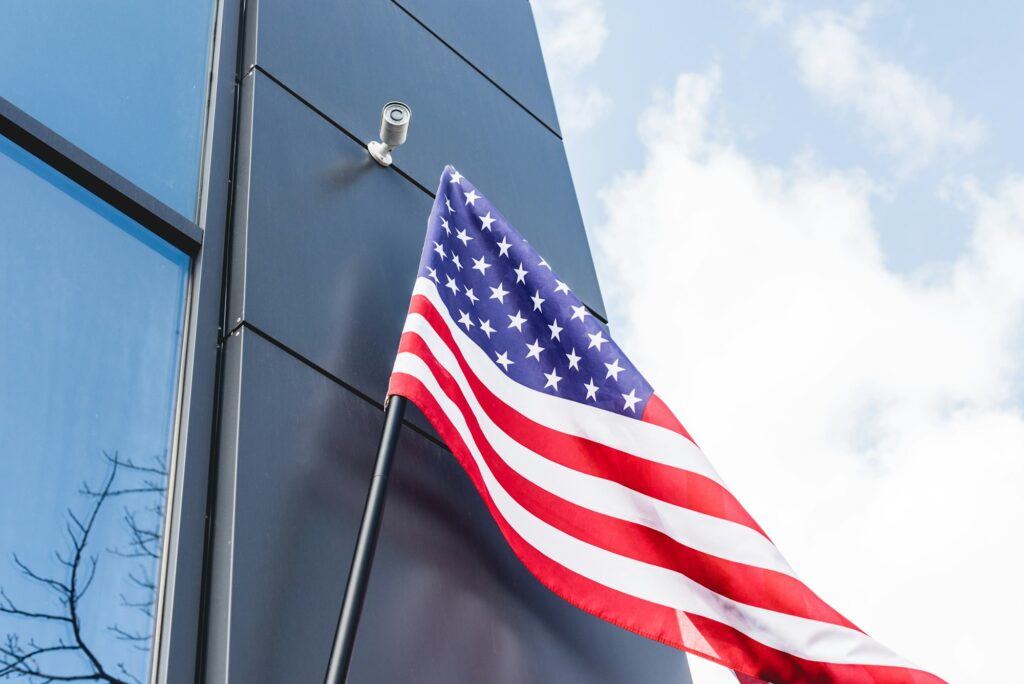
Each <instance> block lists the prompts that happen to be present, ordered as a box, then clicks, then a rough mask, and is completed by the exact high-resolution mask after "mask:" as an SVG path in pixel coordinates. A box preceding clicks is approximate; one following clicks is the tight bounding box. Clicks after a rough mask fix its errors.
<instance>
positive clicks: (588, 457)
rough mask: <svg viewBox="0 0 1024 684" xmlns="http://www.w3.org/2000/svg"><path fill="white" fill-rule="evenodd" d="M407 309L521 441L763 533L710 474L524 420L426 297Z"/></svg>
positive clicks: (571, 463) (667, 499) (651, 493)
mask: <svg viewBox="0 0 1024 684" xmlns="http://www.w3.org/2000/svg"><path fill="white" fill-rule="evenodd" d="M409 311H410V313H418V314H420V315H421V316H423V318H424V319H426V320H427V322H428V323H429V324H430V326H431V327H432V328H433V329H434V332H435V333H436V334H437V335H438V336H439V337H440V338H441V340H443V341H444V343H445V344H446V345H447V346H448V348H449V350H451V352H452V354H454V355H455V358H456V360H457V361H458V364H459V367H460V368H461V369H462V371H463V374H464V375H465V376H466V378H467V379H468V380H469V382H470V387H471V388H472V390H473V393H474V395H476V397H477V398H478V400H479V402H480V405H481V406H482V407H483V408H484V410H485V411H487V414H488V415H489V416H491V417H492V419H493V420H494V421H495V422H496V423H498V424H500V425H501V426H502V427H503V429H504V430H505V432H506V433H507V434H508V435H509V436H510V437H512V438H513V439H515V440H516V441H517V442H519V443H520V444H522V445H523V446H525V447H527V448H528V449H530V450H531V451H534V452H536V453H538V454H541V455H543V456H544V457H545V458H548V459H550V460H552V461H555V462H556V463H559V464H561V465H564V466H566V467H568V468H573V469H574V470H577V471H579V472H581V473H586V474H588V475H593V476H595V477H601V478H604V479H606V480H611V481H613V482H618V483H620V484H622V485H624V486H626V487H629V488H630V489H633V490H635V491H638V492H641V493H643V494H646V495H647V496H651V497H653V498H655V499H659V500H661V501H664V502H666V503H670V504H674V505H676V506H680V507H682V508H688V509H690V510H694V511H698V512H700V513H704V514H706V515H711V516H714V517H716V518H721V519H723V520H729V521H731V522H734V523H737V524H739V525H744V526H746V527H749V528H751V529H753V530H756V531H757V532H758V533H760V534H762V535H764V536H765V537H766V538H767V535H765V533H764V530H762V529H761V527H760V526H759V525H758V524H757V523H756V522H755V521H754V519H753V518H752V517H751V516H750V514H749V513H747V511H746V510H744V508H743V506H741V505H740V503H739V501H737V500H736V498H735V497H734V496H733V495H732V493H731V492H729V490H727V489H726V488H725V487H723V486H722V485H720V484H719V483H718V482H715V481H714V480H712V479H710V478H707V477H705V476H703V475H698V474H697V473H693V472H690V471H688V470H683V469H681V468H674V467H672V466H668V465H664V464H662V463H655V462H653V461H649V460H647V459H644V458H640V457H637V456H634V455H632V454H629V453H626V452H624V451H620V450H618V449H614V448H612V447H609V446H606V445H604V444H601V443H599V442H595V441H593V440H589V439H585V438H583V437H577V436H575V435H568V434H565V433H563V432H559V431H557V430H554V429H551V428H548V427H545V426H543V425H540V424H539V423H536V422H534V421H533V420H530V419H529V418H527V417H526V416H524V415H523V414H521V413H519V411H517V410H515V409H514V408H512V407H510V406H509V405H508V404H506V403H505V402H503V401H502V400H501V399H499V398H498V397H497V396H495V395H494V393H493V392H491V391H490V389H488V388H487V386H486V385H484V383H483V382H481V381H480V380H479V379H478V378H477V377H476V375H475V374H474V373H473V372H472V369H471V368H470V367H469V364H468V363H467V362H466V359H465V357H464V356H463V354H462V350H461V349H460V348H459V346H458V344H457V343H456V342H455V340H454V338H453V337H452V334H451V331H450V330H448V327H447V326H446V325H445V323H444V321H443V320H442V318H441V314H440V313H439V312H438V311H437V310H436V309H434V307H433V305H432V304H431V303H430V301H429V300H428V299H427V298H426V297H423V296H422V295H415V296H414V297H413V298H412V303H411V305H410V307H409ZM389 391H390V390H389Z"/></svg>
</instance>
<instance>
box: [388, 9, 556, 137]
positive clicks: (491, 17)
mask: <svg viewBox="0 0 1024 684" xmlns="http://www.w3.org/2000/svg"><path fill="white" fill-rule="evenodd" d="M395 2H397V3H398V4H399V5H401V6H402V7H404V8H405V9H406V10H407V11H408V12H409V13H410V14H412V15H413V16H415V17H416V18H417V19H418V20H419V21H421V22H423V24H425V25H426V26H427V27H428V28H430V30H431V31H433V32H434V33H436V34H437V35H438V36H440V37H441V39H442V40H444V41H445V42H446V43H448V44H449V45H451V46H452V47H453V48H454V49H455V50H457V51H458V52H459V54H460V55H462V56H463V57H465V58H466V59H467V60H469V61H470V62H471V63H472V64H473V66H475V67H476V68H477V69H479V70H480V71H482V72H483V73H484V74H486V75H487V77H488V78H490V79H491V80H493V81H494V82H495V83H497V84H498V85H499V86H501V88H502V89H503V90H505V92H507V93H508V94H509V95H511V96H512V97H514V98H515V99H516V101H518V102H519V103H520V104H522V105H523V106H524V107H526V108H527V109H528V110H530V112H531V113H532V114H533V115H534V116H536V117H537V118H539V119H541V120H542V121H543V122H544V123H546V124H547V125H548V126H550V127H551V128H552V129H553V130H554V131H555V132H558V117H557V116H556V115H555V103H554V100H552V98H551V88H550V87H549V86H548V77H547V71H546V69H545V68H544V57H543V55H542V53H541V49H540V41H538V40H537V31H536V28H535V27H534V23H533V12H531V11H530V3H529V2H526V1H525V0H453V1H452V2H438V1H437V0H395Z"/></svg>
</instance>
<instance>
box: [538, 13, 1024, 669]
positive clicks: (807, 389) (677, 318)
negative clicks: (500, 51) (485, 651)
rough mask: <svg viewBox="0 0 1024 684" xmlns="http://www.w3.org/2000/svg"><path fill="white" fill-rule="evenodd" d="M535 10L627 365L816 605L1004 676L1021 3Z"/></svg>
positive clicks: (1023, 484)
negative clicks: (815, 597)
mask: <svg viewBox="0 0 1024 684" xmlns="http://www.w3.org/2000/svg"><path fill="white" fill-rule="evenodd" d="M533 7H534V12H535V15H536V18H537V24H538V30H539V32H540V37H541V44H542V47H543V50H544V54H545V61H546V63H547V66H548V71H549V76H550V78H551V82H552V89H553V92H554V97H555V102H556V106H557V108H558V113H559V121H560V124H561V128H562V131H563V135H564V139H565V143H566V149H567V153H568V156H569V162H570V166H571V168H572V172H573V178H574V181H575V184H576V190H577V193H578V195H579V200H580V206H581V209H582V211H583V216H584V220H585V222H586V225H587V230H588V235H589V238H590V242H591V247H592V249H593V252H594V257H595V262H596V265H597V270H598V274H599V277H600V279H601V285H602V290H603V293H604V296H605V299H606V303H607V306H608V310H609V312H610V313H609V315H610V324H611V328H612V331H613V333H614V334H615V337H616V339H617V340H618V342H619V343H620V345H621V346H622V347H623V348H624V350H625V351H626V352H627V353H629V355H630V357H631V358H632V359H633V361H634V362H635V363H636V364H637V366H638V367H639V368H640V370H641V371H642V372H643V373H644V374H645V375H646V376H647V378H648V379H649V380H650V381H651V383H652V384H653V385H654V386H655V388H656V389H657V391H658V393H659V394H660V395H661V396H662V397H663V398H665V400H666V401H667V403H668V404H669V405H670V406H671V407H672V408H673V410H674V411H675V413H676V414H677V415H678V416H679V417H680V419H681V420H682V421H683V423H684V424H685V425H686V426H687V428H688V429H689V431H690V432H691V433H692V434H693V435H694V437H695V439H696V441H697V442H698V444H700V445H701V447H702V448H703V450H704V451H705V453H707V455H708V457H709V458H710V460H711V461H712V463H713V464H714V465H715V467H716V468H717V469H718V471H719V472H720V473H721V474H722V476H723V477H724V479H725V481H726V482H727V483H728V484H729V486H730V488H731V489H732V490H733V492H734V493H735V494H736V495H737V497H738V498H739V500H740V501H741V502H743V503H744V505H745V506H746V507H747V509H748V510H750V511H751V513H752V514H753V515H754V517H755V518H756V519H758V521H759V522H760V523H761V525H762V526H763V527H764V528H765V529H766V530H767V532H768V534H769V535H771V536H772V538H773V540H774V541H775V542H776V544H777V545H778V546H779V547H780V549H781V550H782V552H783V554H785V555H786V556H787V558H788V559H789V561H790V562H791V564H792V565H793V567H794V568H795V569H796V571H797V572H798V573H799V574H800V575H801V576H802V578H803V579H804V581H805V582H807V584H808V585H809V586H810V587H811V588H812V589H814V590H815V591H816V592H818V593H819V594H820V595H821V596H822V597H823V598H824V599H825V600H826V601H828V602H830V603H831V604H832V605H833V606H834V607H836V608H837V609H838V610H839V611H840V612H842V613H843V614H844V615H846V616H847V617H848V618H850V619H851V620H853V621H854V622H855V623H856V624H858V625H859V626H860V627H861V628H863V629H864V630H865V631H867V632H868V633H869V634H871V635H873V636H874V637H876V638H878V639H879V640H880V641H882V642H883V643H884V644H886V645H887V646H889V647H891V648H893V649H894V650H896V651H897V652H899V653H901V654H902V655H903V656H905V657H906V658H908V659H909V660H911V661H912V662H914V663H915V664H916V665H918V666H920V667H922V668H924V669H927V670H930V671H932V672H934V673H936V674H938V675H939V676H941V677H943V678H945V679H947V680H949V681H955V682H989V681H995V680H997V679H1005V677H1006V676H1007V675H1010V674H1012V671H1011V662H1010V658H1009V656H1008V654H1011V653H1015V652H1016V651H1017V649H1018V648H1019V644H1020V642H1021V640H1022V639H1024V629H1021V627H1020V621H1019V618H1018V616H1019V614H1020V613H1021V612H1022V611H1024V588H1022V586H1021V583H1020V581H1019V577H1021V576H1024V567H1022V566H1024V535H1022V534H1021V531H1020V528H1021V523H1022V522H1024V497H1022V496H1021V492H1022V491H1024V391H1022V378H1024V354H1022V349H1024V345H1022V341H1024V162H1022V161H1021V160H1022V159H1024V130H1022V127H1021V126H1020V125H1019V122H1020V121H1021V120H1024V93H1022V91H1021V89H1020V88H1019V74H1020V73H1021V69H1022V67H1024V64H1022V61H1024V56H1022V55H1021V53H1020V51H1019V49H1018V47H1017V46H1018V45H1019V41H1018V34H1019V27H1020V26H1021V25H1022V20H1024V5H1020V4H1014V3H985V4H984V5H978V4H976V3H960V4H956V5H954V4H953V3H928V4H927V5H925V4H924V3H919V4H912V3H907V2H873V3H829V2H824V3H814V4H813V6H811V5H809V4H803V3H797V2H786V1H784V0H766V1H761V2H749V1H743V0H731V1H729V2H721V3H696V2H679V3H664V2H656V1H655V0H634V1H632V2H630V3H622V2H614V3H613V2H602V1H601V0H533ZM925 9H926V10H927V11H925ZM691 669H692V671H693V676H694V681H695V682H697V683H698V684H713V683H717V682H735V679H734V678H733V677H732V676H731V675H730V674H729V673H728V672H727V671H725V670H723V669H722V668H720V667H719V666H717V665H713V664H711V663H706V662H704V661H700V662H697V659H696V658H691Z"/></svg>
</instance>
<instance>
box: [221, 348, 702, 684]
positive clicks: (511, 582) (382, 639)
mask: <svg viewBox="0 0 1024 684" xmlns="http://www.w3.org/2000/svg"><path fill="white" fill-rule="evenodd" d="M228 344H229V346H230V347H231V349H230V351H229V356H231V357H235V358H236V359H237V361H236V362H232V363H230V364H229V365H234V366H235V367H236V368H238V369H239V372H238V373H237V374H236V373H234V372H232V373H231V374H230V375H229V378H239V379H240V382H237V383H233V386H232V387H229V388H227V392H226V402H227V405H228V406H229V410H228V411H227V412H226V413H227V415H226V418H227V420H228V424H226V425H225V428H226V433H227V434H226V438H225V441H224V445H223V448H222V453H221V462H222V468H221V472H220V476H221V477H222V478H225V479H226V483H225V487H224V488H222V489H221V492H223V494H222V496H221V499H220V501H219V504H220V506H219V509H218V511H219V519H220V520H228V519H231V520H233V523H232V524H231V525H229V526H225V527H227V528H228V529H219V530H218V535H219V536H218V542H219V543H218V546H217V548H218V549H219V550H226V551H224V553H230V563H221V564H219V565H218V566H217V567H218V568H220V572H222V573H224V572H227V573H228V574H229V576H230V577H229V579H230V585H231V593H230V601H229V602H228V606H229V607H228V611H227V613H226V614H225V613H224V611H223V610H222V613H221V614H220V615H219V620H218V622H217V625H218V626H219V627H220V628H221V629H223V630H224V632H225V634H226V635H227V639H226V641H227V642H228V648H227V649H226V657H227V661H226V663H224V665H225V667H224V668H223V669H222V670H220V671H219V672H218V671H210V670H208V674H209V675H210V680H211V681H228V682H244V683H245V684H259V683H261V682H290V683H291V682H295V683H298V684H302V683H306V682H308V683H310V684H319V682H321V681H322V680H323V676H324V672H325V671H326V666H327V660H328V656H329V653H330V645H331V640H332V638H333V630H334V626H335V623H336V620H337V616H338V612H339V610H340V605H341V595H342V592H343V589H344V582H345V578H346V576H347V569H348V565H349V562H350V559H351V551H352V546H353V543H354V538H355V529H356V524H357V520H358V517H359V513H360V511H361V508H362V504H363V501H364V498H365V490H366V485H367V481H368V476H369V473H370V468H371V457H372V454H373V453H374V451H375V446H376V440H377V436H378V433H379V429H380V421H381V413H380V411H379V409H377V408H376V407H374V406H372V405H371V404H369V403H367V402H365V401H363V400H362V399H360V398H359V397H357V396H355V395H353V394H351V393H350V392H348V391H347V390H345V389H344V388H343V387H341V386H340V385H338V384H336V383H334V382H333V381H331V380H329V379H328V378H326V377H325V376H323V375H322V374H320V373H318V372H317V371H316V370H314V369H312V368H310V367H309V366H307V365H305V364H303V363H302V362H301V361H299V360H297V359H296V358H294V357H293V356H291V355H289V354H288V353H286V352H285V351H282V350H281V349H279V348H278V347H276V346H274V345H272V344H271V343H270V342H268V341H266V340H264V339H263V338H261V337H260V336H258V335H257V334H255V333H253V332H251V331H248V330H245V329H244V328H243V331H242V332H241V334H239V335H236V336H234V337H232V338H231V339H230V340H229V342H228ZM232 406H233V407H234V409H233V410H232V409H231V408H230V407H232ZM225 509H229V510H225ZM228 513H230V515H228ZM228 537H229V538H228ZM224 579H227V578H224ZM355 654H356V655H355V663H354V666H353V672H352V677H351V678H350V681H351V682H352V683H353V684H380V683H382V682H396V683H403V682H416V683H417V684H432V683H435V682H436V683H437V684H442V683H444V684H451V683H453V682H488V683H490V684H506V683H507V684H526V683H533V682H559V683H574V682H578V683H580V684H584V683H587V684H605V683H607V684H612V683H623V684H625V683H627V682H634V681H637V674H638V673H642V679H643V680H644V681H665V682H669V681H671V682H687V681H688V678H687V677H688V676H687V674H686V665H685V660H684V658H683V656H682V654H680V653H679V652H678V651H675V650H673V649H670V648H668V647H665V646H661V645H659V644H655V643H653V642H649V641H647V640H645V639H642V638H640V637H637V636H635V635H633V634H630V633H628V632H626V631H624V630H620V629H618V628H616V627H613V626H611V625H609V624H607V623H604V622H603V621H601V620H598V619H597V618H594V617H591V616H589V615H587V614H585V613H583V612H582V611H579V610H577V609H576V608H573V607H572V606H570V605H569V604H567V603H565V602H563V601H562V600H561V599H559V598H557V597H556V596H555V595H554V594H552V593H550V592H548V591H547V590H546V589H545V588H544V587H542V586H541V585H540V584H539V583H538V582H537V581H536V580H535V579H534V578H533V577H532V576H531V575H530V574H529V572H527V571H526V570H525V568H524V567H523V566H522V565H521V564H520V563H519V561H518V560H517V559H516V558H515V556H514V554H513V553H512V552H511V550H510V549H509V548H508V546H507V545H506V544H505V542H504V540H503V538H502V537H501V535H500V532H499V531H498V528H497V526H496V525H495V524H494V522H493V520H492V519H491V518H490V515H489V513H488V512H487V510H486V508H485V506H484V504H483V502H482V501H481V500H480V498H479V496H478V495H477V493H476V491H475V489H473V486H472V484H471V483H470V481H469V478H468V477H466V475H465V474H464V473H463V471H462V470H461V468H460V467H459V466H458V464H457V463H456V462H455V460H454V458H452V457H451V455H450V454H449V453H447V452H446V451H444V450H443V449H441V448H440V447H439V446H437V445H436V444H435V443H433V442H432V441H429V440H428V439H426V438H424V437H423V436H422V435H420V434H418V433H416V432H414V431H412V430H411V429H406V430H405V431H404V433H403V435H402V438H401V440H400V443H399V451H398V453H397V455H396V461H395V469H394V471H393V475H392V481H391V489H390V493H389V500H388V504H387V508H386V512H385V522H384V528H383V531H382V535H381V541H380V546H379V547H378V552H377V560H376V563H375V565H374V574H373V577H372V579H371V582H370V593H369V596H368V600H367V604H366V608H365V612H364V618H363V623H362V626H361V628H360V632H359V637H358V640H357V643H356V651H355Z"/></svg>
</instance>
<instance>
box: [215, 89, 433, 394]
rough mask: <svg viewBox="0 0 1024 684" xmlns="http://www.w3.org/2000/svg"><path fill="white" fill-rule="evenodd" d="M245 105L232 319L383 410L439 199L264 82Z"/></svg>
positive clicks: (248, 95) (251, 91)
mask: <svg viewBox="0 0 1024 684" xmlns="http://www.w3.org/2000/svg"><path fill="white" fill-rule="evenodd" d="M244 94H245V97H244V98H243V100H244V102H243V104H245V103H251V112H252V114H251V116H252V123H251V130H252V133H251V136H252V137H251V149H250V153H249V166H248V174H247V184H246V186H247V187H246V188H245V189H243V192H244V194H245V196H246V197H247V201H246V200H243V201H244V204H245V207H244V211H240V212H239V222H240V223H239V225H236V227H235V231H234V243H235V244H234V245H233V254H234V257H233V264H232V287H231V295H230V312H231V313H230V315H231V320H232V321H238V320H245V321H246V323H248V324H250V325H252V326H255V327H256V328H258V329H260V330H261V331H263V332H265V333H267V334H268V335H270V336H271V337H273V338H274V339H276V340H279V341H280V342H281V343H283V344H284V345H286V346H287V347H288V348H290V349H292V350H294V351H295V352H296V353H298V354H300V355H301V356H302V357H304V358H305V359H308V360H309V361H310V362H311V363H313V364H314V365H316V366H318V367H320V368H322V369H324V370H325V371H326V372H328V373H330V374H331V375H333V376H335V377H337V378H340V379H341V380H342V381H344V382H345V383H347V384H349V385H351V386H352V387H354V388H355V389H357V390H358V391H360V392H362V393H364V394H366V395H367V396H369V397H372V398H373V399H375V400H377V401H383V400H384V393H385V391H386V390H387V383H388V376H389V375H390V373H391V364H392V362H393V360H394V354H395V353H396V352H397V350H398V341H399V338H400V337H401V333H402V325H403V323H404V322H405V312H406V310H407V309H408V308H409V297H410V293H411V292H412V286H413V281H414V280H415V278H416V268H417V265H418V263H419V255H420V249H421V247H422V244H423V235H424V233H425V230H426V228H425V226H426V220H427V215H428V214H429V213H430V205H431V201H432V200H431V198H430V197H429V196H428V195H427V194H426V193H425V192H423V191H422V190H420V189H419V188H417V187H416V186H415V185H413V184H412V183H410V182H409V181H408V180H406V179H405V178H403V177H402V176H400V175H399V174H398V173H396V172H395V171H394V170H392V169H383V168H381V167H380V166H378V165H377V164H376V162H374V161H372V160H371V159H370V157H369V156H368V155H367V153H366V150H365V149H363V148H362V147H360V146H359V145H358V144H357V143H355V142H353V141H352V139H351V138H349V137H348V136H346V135H345V134H343V133H342V132H340V131H339V130H338V129H337V128H335V127H334V126H332V125H331V124H330V123H329V122H327V121H326V120H325V119H324V118H323V117H321V116H318V115H317V114H316V113H315V112H313V110H311V109H310V108H309V107H307V106H305V105H304V104H302V103H301V102H300V101H299V100H297V99H295V98H294V97H292V96H291V95H290V94H288V93H287V92H286V91H285V90H284V89H282V88H281V87H280V86H278V85H277V84H276V83H274V82H273V81H271V80H270V79H269V78H267V77H266V76H264V75H262V74H260V73H259V72H255V73H253V74H250V75H249V76H248V77H246V84H245V88H244ZM243 177H245V175H244V174H243Z"/></svg>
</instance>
